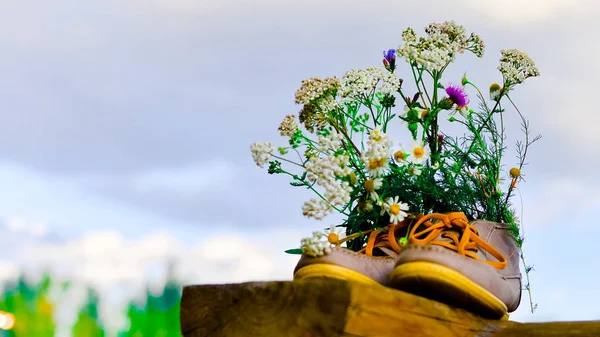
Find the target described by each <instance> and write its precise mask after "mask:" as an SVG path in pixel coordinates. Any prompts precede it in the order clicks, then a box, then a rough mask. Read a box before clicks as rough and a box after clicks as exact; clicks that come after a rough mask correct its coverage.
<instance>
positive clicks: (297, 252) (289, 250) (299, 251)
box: [285, 248, 302, 255]
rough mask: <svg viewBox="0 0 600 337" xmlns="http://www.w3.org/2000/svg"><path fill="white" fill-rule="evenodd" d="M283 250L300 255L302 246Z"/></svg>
mask: <svg viewBox="0 0 600 337" xmlns="http://www.w3.org/2000/svg"><path fill="white" fill-rule="evenodd" d="M285 252H286V253H288V254H293V255H302V248H294V249H288V250H286V251H285Z"/></svg>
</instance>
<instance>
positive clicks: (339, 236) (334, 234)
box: [325, 225, 346, 245]
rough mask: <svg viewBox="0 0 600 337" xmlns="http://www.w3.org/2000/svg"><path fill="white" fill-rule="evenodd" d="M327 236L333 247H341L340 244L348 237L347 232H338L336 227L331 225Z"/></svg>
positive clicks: (340, 230)
mask: <svg viewBox="0 0 600 337" xmlns="http://www.w3.org/2000/svg"><path fill="white" fill-rule="evenodd" d="M325 234H326V235H327V241H329V243H330V244H332V245H339V243H338V242H339V241H340V240H343V239H344V238H345V237H346V232H345V231H344V230H342V229H341V228H340V229H339V230H336V227H335V225H331V226H330V227H329V232H326V233H325Z"/></svg>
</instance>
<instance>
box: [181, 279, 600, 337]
mask: <svg viewBox="0 0 600 337" xmlns="http://www.w3.org/2000/svg"><path fill="white" fill-rule="evenodd" d="M181 332H182V334H183V336H184V337H203V336H211V337H220V336H231V337H237V336H260V337H282V336H285V337H288V336H289V337H318V336H347V337H359V336H360V337H367V336H369V337H371V336H373V337H374V336H377V337H386V336H390V337H392V336H393V337H397V336H424V337H458V336H461V337H516V336H519V337H534V336H574V337H575V336H577V337H579V336H600V321H590V322H549V323H517V322H511V321H496V320H488V319H485V318H482V317H479V316H477V315H474V314H472V313H470V312H467V311H465V310H461V309H457V308H453V307H450V306H448V305H445V304H442V303H439V302H435V301H431V300H428V299H426V298H422V297H418V296H415V295H412V294H408V293H405V292H401V291H398V290H394V289H390V288H386V287H383V286H368V285H362V284H356V283H349V282H344V281H339V280H331V279H308V280H298V281H293V282H291V281H285V282H253V283H241V284H225V285H195V286H188V287H184V289H183V298H182V300H181Z"/></svg>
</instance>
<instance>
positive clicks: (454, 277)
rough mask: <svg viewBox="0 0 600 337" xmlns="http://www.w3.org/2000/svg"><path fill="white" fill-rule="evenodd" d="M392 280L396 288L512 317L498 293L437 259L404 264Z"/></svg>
mask: <svg viewBox="0 0 600 337" xmlns="http://www.w3.org/2000/svg"><path fill="white" fill-rule="evenodd" d="M390 283H391V287H393V288H395V289H398V290H403V291H407V292H410V293H413V294H415V295H420V296H423V297H428V298H431V299H433V300H437V301H439V302H444V303H447V304H449V305H453V306H456V307H462V308H464V309H466V310H468V311H471V312H475V313H477V314H479V315H481V316H489V317H490V318H494V319H500V320H507V319H508V310H507V308H506V305H505V304H504V303H503V302H502V301H501V300H500V299H499V298H498V297H496V296H494V295H493V294H492V293H490V292H489V291H487V290H486V289H485V288H483V287H482V286H480V285H479V284H477V283H475V282H473V281H472V280H471V279H469V278H468V277H466V276H464V275H463V274H461V273H459V272H457V271H456V270H454V269H451V268H448V267H445V266H442V265H439V264H437V263H432V262H422V261H421V262H409V263H404V264H401V265H399V266H397V267H396V268H394V270H393V271H392V273H391V274H390ZM482 313H483V315H482Z"/></svg>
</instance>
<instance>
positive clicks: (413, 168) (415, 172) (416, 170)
mask: <svg viewBox="0 0 600 337" xmlns="http://www.w3.org/2000/svg"><path fill="white" fill-rule="evenodd" d="M408 173H409V174H410V175H413V176H420V175H421V169H420V168H419V167H418V166H411V167H410V168H409V169H408Z"/></svg>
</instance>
